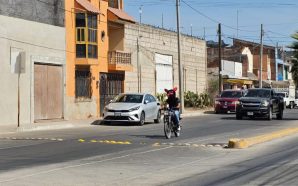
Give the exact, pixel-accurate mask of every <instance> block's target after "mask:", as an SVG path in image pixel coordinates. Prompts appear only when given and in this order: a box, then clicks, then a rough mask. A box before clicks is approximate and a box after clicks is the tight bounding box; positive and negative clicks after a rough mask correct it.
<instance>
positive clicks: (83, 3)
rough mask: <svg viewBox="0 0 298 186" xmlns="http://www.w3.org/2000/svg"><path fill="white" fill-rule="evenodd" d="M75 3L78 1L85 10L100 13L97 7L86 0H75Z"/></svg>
mask: <svg viewBox="0 0 298 186" xmlns="http://www.w3.org/2000/svg"><path fill="white" fill-rule="evenodd" d="M76 2H77V3H79V4H80V5H81V6H82V7H84V8H85V9H86V10H87V11H89V12H92V13H95V14H100V11H99V9H98V8H96V7H95V6H93V5H92V4H91V3H90V2H89V1H87V0H76Z"/></svg>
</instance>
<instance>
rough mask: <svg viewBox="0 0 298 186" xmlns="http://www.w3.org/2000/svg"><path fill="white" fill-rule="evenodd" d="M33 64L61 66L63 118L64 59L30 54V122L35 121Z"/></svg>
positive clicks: (63, 109)
mask: <svg viewBox="0 0 298 186" xmlns="http://www.w3.org/2000/svg"><path fill="white" fill-rule="evenodd" d="M35 64H42V65H54V66H61V67H62V77H61V78H62V84H61V86H62V92H61V94H62V105H61V106H62V118H61V119H65V93H66V90H65V85H66V78H65V73H66V69H65V68H66V65H65V59H63V58H59V57H46V56H31V60H30V71H31V73H30V76H31V77H30V123H34V122H35V116H34V65H35Z"/></svg>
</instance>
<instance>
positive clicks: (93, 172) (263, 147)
mask: <svg viewBox="0 0 298 186" xmlns="http://www.w3.org/2000/svg"><path fill="white" fill-rule="evenodd" d="M297 112H298V110H297V109H295V110H287V112H286V114H285V120H283V121H279V120H272V121H266V120H263V119H255V120H242V121H237V120H235V116H234V115H233V114H229V115H214V114H210V115H205V116H200V117H191V118H184V119H183V124H182V125H183V127H182V132H181V136H180V137H179V138H175V137H174V138H172V139H170V140H167V139H165V137H164V134H163V124H152V123H149V124H147V125H145V126H142V127H140V126H134V125H120V124H115V125H90V126H88V127H84V128H73V129H65V130H51V131H38V132H23V133H16V134H9V135H2V136H1V139H0V157H1V158H0V185H267V184H269V185H270V184H271V185H272V184H273V185H274V184H277V185H291V184H294V183H295V182H297V183H298V180H297V178H298V171H297V169H298V167H297V158H296V157H298V156H297V152H298V149H297V147H298V142H297V137H298V136H297V135H294V136H291V137H287V138H282V139H279V140H274V141H272V142H267V143H264V144H260V145H257V146H254V147H251V148H248V149H244V150H236V149H225V148H223V146H225V145H226V144H227V142H228V139H230V138H234V137H251V136H255V135H259V134H263V133H268V132H272V131H276V130H279V129H283V128H288V127H298V122H297V121H298V114H297Z"/></svg>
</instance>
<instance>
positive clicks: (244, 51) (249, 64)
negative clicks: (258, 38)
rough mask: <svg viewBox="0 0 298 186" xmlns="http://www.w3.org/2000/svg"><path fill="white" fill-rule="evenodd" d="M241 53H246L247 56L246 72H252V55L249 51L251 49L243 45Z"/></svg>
mask: <svg viewBox="0 0 298 186" xmlns="http://www.w3.org/2000/svg"><path fill="white" fill-rule="evenodd" d="M242 54H243V55H246V56H247V59H248V69H247V72H251V73H253V55H252V53H251V51H250V50H249V48H248V47H245V48H244V49H243V51H242Z"/></svg>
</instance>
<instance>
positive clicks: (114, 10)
mask: <svg viewBox="0 0 298 186" xmlns="http://www.w3.org/2000/svg"><path fill="white" fill-rule="evenodd" d="M108 11H110V12H111V13H113V14H114V15H115V16H117V17H118V18H119V19H121V20H124V21H128V22H132V23H135V20H134V18H133V17H131V16H130V15H128V14H127V13H126V12H124V11H122V10H120V9H117V8H112V7H109V8H108Z"/></svg>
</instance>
